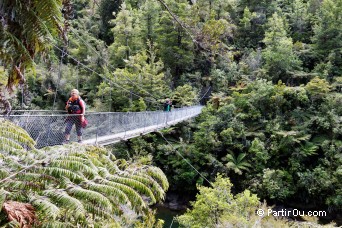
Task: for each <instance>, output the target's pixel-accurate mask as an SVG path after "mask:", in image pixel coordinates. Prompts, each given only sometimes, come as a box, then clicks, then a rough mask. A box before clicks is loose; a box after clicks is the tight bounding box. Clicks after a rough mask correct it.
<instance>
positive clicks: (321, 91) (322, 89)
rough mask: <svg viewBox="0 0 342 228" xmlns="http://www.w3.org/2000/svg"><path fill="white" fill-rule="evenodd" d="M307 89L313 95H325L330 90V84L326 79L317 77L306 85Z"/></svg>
mask: <svg viewBox="0 0 342 228" xmlns="http://www.w3.org/2000/svg"><path fill="white" fill-rule="evenodd" d="M305 89H306V90H308V91H309V93H310V94H311V95H312V96H324V95H325V94H327V93H328V92H329V91H330V85H329V83H328V82H327V81H326V80H325V79H320V78H319V77H315V78H313V79H312V80H311V81H310V82H309V83H308V84H307V85H306V86H305Z"/></svg>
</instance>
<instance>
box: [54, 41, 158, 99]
mask: <svg viewBox="0 0 342 228" xmlns="http://www.w3.org/2000/svg"><path fill="white" fill-rule="evenodd" d="M52 46H54V47H55V48H56V49H58V50H60V51H62V49H60V48H59V47H57V46H56V45H55V44H52ZM65 55H66V56H68V57H69V58H71V59H72V60H74V61H75V62H78V63H79V65H80V66H82V67H83V68H85V69H87V70H88V71H90V72H92V73H94V74H96V75H98V76H99V77H101V78H102V79H104V80H106V81H108V82H109V83H112V84H114V85H115V86H117V87H118V88H121V89H122V90H125V91H126V92H129V93H131V94H132V95H134V96H136V97H139V98H142V99H144V100H146V101H148V102H154V101H152V100H148V99H146V98H144V97H142V96H140V95H138V94H136V93H134V92H132V91H130V90H128V89H126V88H124V87H122V86H121V85H119V84H118V83H116V82H114V81H112V80H111V79H108V78H107V77H105V76H103V75H101V74H100V73H98V72H96V71H95V70H93V69H91V68H90V67H88V66H86V65H85V64H83V63H82V62H81V61H79V60H78V59H76V58H75V57H73V56H71V55H70V54H68V53H65Z"/></svg>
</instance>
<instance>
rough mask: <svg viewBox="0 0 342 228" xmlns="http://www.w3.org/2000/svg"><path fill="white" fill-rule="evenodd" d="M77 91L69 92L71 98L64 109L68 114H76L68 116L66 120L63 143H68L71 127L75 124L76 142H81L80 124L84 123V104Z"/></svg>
mask: <svg viewBox="0 0 342 228" xmlns="http://www.w3.org/2000/svg"><path fill="white" fill-rule="evenodd" d="M79 94H80V93H79V91H78V90H77V89H73V90H71V93H70V95H71V97H70V98H69V100H68V101H67V102H66V106H65V109H66V110H67V111H68V114H77V115H75V116H68V117H67V119H66V127H65V140H64V144H65V143H69V141H70V132H71V129H72V126H73V125H74V124H75V126H76V133H77V138H78V142H79V143H81V142H82V122H83V121H85V118H84V114H85V102H84V101H83V100H82V98H81V97H80V95H79Z"/></svg>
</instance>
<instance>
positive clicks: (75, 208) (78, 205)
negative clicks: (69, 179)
mask: <svg viewBox="0 0 342 228" xmlns="http://www.w3.org/2000/svg"><path fill="white" fill-rule="evenodd" d="M43 195H44V196H47V197H49V198H50V200H51V201H52V202H55V203H56V204H57V205H59V206H60V207H62V208H65V209H67V211H72V212H73V213H74V215H75V217H76V218H81V217H82V218H83V217H85V214H86V210H85V208H84V206H83V204H82V202H81V201H79V200H78V199H75V198H74V197H71V196H69V195H68V194H67V193H66V192H64V191H62V190H58V189H52V190H45V191H44V192H43Z"/></svg>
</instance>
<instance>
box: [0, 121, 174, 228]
mask: <svg viewBox="0 0 342 228" xmlns="http://www.w3.org/2000/svg"><path fill="white" fill-rule="evenodd" d="M0 126H1V129H2V131H0V134H1V138H2V139H1V140H2V141H1V142H2V143H1V145H3V146H2V148H1V153H0V161H1V164H2V166H1V169H0V170H1V172H0V174H1V178H2V180H1V182H0V187H1V189H2V190H1V191H2V193H4V194H1V195H2V196H4V197H2V198H1V201H0V202H1V204H2V203H3V202H4V201H8V200H15V201H20V202H27V203H30V204H32V205H33V206H34V208H35V209H36V211H37V214H38V216H39V221H40V223H41V225H42V226H45V225H47V226H48V225H49V224H50V222H59V223H60V224H61V225H62V224H65V225H68V224H72V227H76V226H84V225H87V226H88V225H89V224H93V225H94V226H110V224H116V226H119V225H120V224H121V225H124V224H129V223H132V222H134V219H133V220H132V214H130V213H133V215H134V214H135V215H143V216H144V214H145V212H146V213H147V214H146V215H147V216H150V217H151V215H150V214H149V213H150V212H148V207H147V206H148V205H149V204H154V203H156V202H157V201H160V200H163V199H164V195H165V191H166V190H167V189H168V187H169V184H168V181H167V179H166V177H165V175H164V173H163V172H162V171H161V170H160V169H159V168H156V167H152V166H149V165H143V164H138V163H130V164H126V165H125V166H122V165H120V164H122V163H123V162H124V161H120V160H116V159H115V157H113V156H108V152H107V151H106V150H105V149H103V148H98V147H93V146H81V145H77V144H70V145H67V146H54V147H47V148H44V149H42V150H36V149H32V150H26V149H25V148H33V145H34V142H33V140H32V139H31V138H30V137H29V136H28V134H27V133H26V132H25V131H24V130H23V129H21V128H19V127H17V126H15V125H14V124H12V123H10V122H8V121H1V124H0ZM125 208H126V209H125ZM116 216H119V217H116ZM145 219H147V221H149V219H148V218H147V217H146V218H145Z"/></svg>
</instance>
